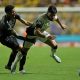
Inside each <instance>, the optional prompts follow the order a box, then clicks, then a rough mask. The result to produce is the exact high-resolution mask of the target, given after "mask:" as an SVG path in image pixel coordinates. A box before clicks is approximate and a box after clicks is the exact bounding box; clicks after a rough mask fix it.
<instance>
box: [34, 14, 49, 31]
mask: <svg viewBox="0 0 80 80" xmlns="http://www.w3.org/2000/svg"><path fill="white" fill-rule="evenodd" d="M36 25H37V26H36ZM33 26H34V27H40V28H41V31H42V32H43V31H45V30H46V29H47V28H48V27H49V26H50V20H49V18H48V16H47V15H46V13H44V14H42V15H40V16H38V17H37V18H36V20H35V21H34V22H33Z"/></svg>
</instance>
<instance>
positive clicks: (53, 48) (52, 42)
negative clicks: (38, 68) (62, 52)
mask: <svg viewBox="0 0 80 80" xmlns="http://www.w3.org/2000/svg"><path fill="white" fill-rule="evenodd" d="M45 43H46V44H47V45H49V46H50V47H51V52H52V54H51V56H52V57H53V58H54V59H55V60H56V61H57V62H58V63H60V62H61V59H60V58H59V57H58V56H57V55H56V54H55V53H56V50H57V48H58V46H57V43H56V41H55V40H47V41H46V42H45Z"/></svg>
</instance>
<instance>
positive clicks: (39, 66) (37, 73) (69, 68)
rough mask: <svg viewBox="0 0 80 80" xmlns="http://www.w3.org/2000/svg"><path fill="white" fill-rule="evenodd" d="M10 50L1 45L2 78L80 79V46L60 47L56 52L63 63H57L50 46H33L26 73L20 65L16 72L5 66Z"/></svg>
mask: <svg viewBox="0 0 80 80" xmlns="http://www.w3.org/2000/svg"><path fill="white" fill-rule="evenodd" d="M10 52H11V50H10V49H9V48H7V47H4V46H0V80H80V76H79V75H78V72H79V71H80V48H74V47H61V48H58V50H57V53H56V54H57V55H58V56H59V57H60V58H61V59H62V63H57V62H55V60H54V59H52V57H50V53H51V51H50V47H47V46H46V47H32V48H31V49H30V51H29V52H28V56H27V60H26V64H25V70H26V72H27V73H26V74H20V73H19V71H18V66H17V70H16V74H11V73H10V71H8V70H6V69H5V68H4V66H5V64H7V61H8V58H9V55H10Z"/></svg>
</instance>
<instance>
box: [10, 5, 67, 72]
mask: <svg viewBox="0 0 80 80" xmlns="http://www.w3.org/2000/svg"><path fill="white" fill-rule="evenodd" d="M51 21H52V22H53V21H56V22H57V23H58V24H59V25H60V26H61V28H62V29H63V30H64V29H65V28H66V26H65V25H63V24H61V22H60V20H59V18H58V16H57V9H56V7H55V6H53V5H50V6H49V7H48V11H47V12H46V13H44V14H41V15H39V16H38V17H37V19H36V20H35V21H34V22H33V24H32V25H31V26H30V27H29V28H27V29H26V33H27V36H26V38H25V41H24V44H23V47H24V48H25V50H26V55H27V53H28V50H29V49H30V47H31V46H32V45H33V44H34V43H35V42H36V39H39V40H40V41H42V42H44V43H46V44H47V45H49V46H50V47H51V52H52V54H51V56H52V58H53V59H54V60H55V61H56V62H58V63H60V62H61V59H60V58H59V57H58V56H57V55H56V54H55V52H56V50H57V48H58V45H57V43H56V41H55V36H53V35H51V34H50V33H48V32H46V31H45V30H46V29H47V28H48V27H49V26H50V25H49V24H50V22H51ZM26 55H25V56H24V58H25V60H26ZM17 62H18V61H17V59H15V60H14V62H13V64H12V68H11V71H15V69H16V65H17ZM24 64H25V61H24ZM21 66H22V67H23V66H24V65H21Z"/></svg>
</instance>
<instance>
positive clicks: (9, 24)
mask: <svg viewBox="0 0 80 80" xmlns="http://www.w3.org/2000/svg"><path fill="white" fill-rule="evenodd" d="M16 19H20V16H19V15H17V14H16V15H15V17H13V18H10V17H8V16H7V15H5V16H3V17H2V19H1V20H0V36H7V35H11V31H12V29H13V28H14V26H15V23H16Z"/></svg>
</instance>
